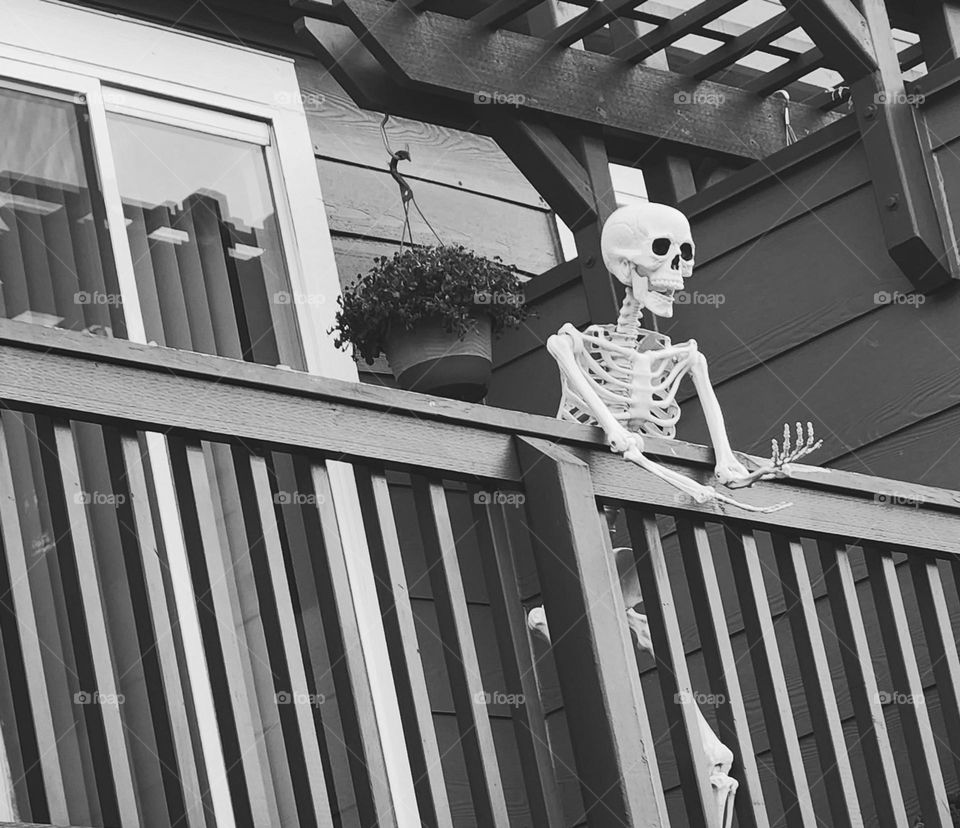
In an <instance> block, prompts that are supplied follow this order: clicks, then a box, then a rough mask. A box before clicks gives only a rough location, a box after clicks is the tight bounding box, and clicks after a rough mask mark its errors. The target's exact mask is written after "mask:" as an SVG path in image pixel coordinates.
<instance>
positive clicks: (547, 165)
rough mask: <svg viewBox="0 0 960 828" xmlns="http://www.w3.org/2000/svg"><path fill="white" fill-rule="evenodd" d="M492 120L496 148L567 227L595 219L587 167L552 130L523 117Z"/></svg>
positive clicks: (572, 227)
mask: <svg viewBox="0 0 960 828" xmlns="http://www.w3.org/2000/svg"><path fill="white" fill-rule="evenodd" d="M496 124H497V126H496V130H495V134H496V137H497V143H498V144H499V145H500V148H501V149H502V150H503V151H504V152H505V153H506V154H507V156H508V157H509V158H510V159H511V160H512V161H513V163H514V164H516V166H517V168H518V170H521V171H522V174H523V176H524V177H526V178H527V179H528V180H529V181H530V182H531V183H532V184H533V185H534V186H535V187H536V188H537V191H538V192H539V193H541V194H542V195H543V197H544V198H545V199H546V200H547V202H548V203H549V204H550V206H551V207H552V208H553V209H554V210H555V211H556V213H557V215H558V216H559V217H560V218H561V219H562V220H563V222H564V223H565V224H566V225H567V226H568V227H570V228H571V229H575V228H577V227H581V226H583V225H584V224H586V223H588V222H591V221H594V222H595V221H596V220H597V213H596V203H595V201H594V197H593V188H592V185H591V181H590V178H589V176H588V175H587V171H586V170H585V169H584V168H583V166H582V165H581V163H580V162H579V161H578V160H577V158H575V157H574V155H573V153H572V152H570V150H569V149H568V148H567V147H566V145H565V144H564V143H563V142H562V141H561V140H560V138H559V136H558V135H557V133H556V132H555V131H554V130H552V129H550V127H548V126H546V125H544V124H540V123H538V122H536V121H534V120H531V119H526V118H514V117H505V118H499V119H497V120H496Z"/></svg>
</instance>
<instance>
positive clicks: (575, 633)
mask: <svg viewBox="0 0 960 828" xmlns="http://www.w3.org/2000/svg"><path fill="white" fill-rule="evenodd" d="M517 446H518V453H519V459H520V465H521V468H522V471H523V482H524V487H525V492H526V497H527V501H526V503H527V508H528V510H529V516H530V521H531V523H532V526H531V527H530V528H531V534H532V539H533V548H534V553H535V556H536V562H537V569H538V571H539V575H540V585H541V590H542V592H543V598H544V607H545V610H546V614H547V620H548V622H549V625H550V634H551V639H552V641H553V655H554V659H555V661H556V665H557V675H558V678H559V680H560V687H561V690H562V693H563V703H564V707H565V709H566V711H567V722H568V726H569V728H570V738H571V741H572V743H573V749H574V754H575V756H576V764H577V774H578V777H579V779H580V786H581V789H582V791H583V798H584V803H585V807H586V818H587V823H588V824H589V825H590V826H591V828H594V827H595V826H596V828H600V826H611V828H613V826H616V827H617V828H622V826H624V825H630V826H634V828H661V827H662V826H666V825H668V821H667V815H666V814H667V812H666V805H665V803H664V797H663V788H662V785H661V782H660V772H659V770H658V767H657V761H656V756H655V754H654V744H653V738H652V735H651V732H650V723H649V721H648V719H647V712H646V707H645V706H644V702H643V691H642V690H641V687H640V679H639V676H638V674H637V669H636V660H635V657H634V654H633V645H632V643H631V641H630V636H629V632H628V630H627V625H626V615H625V613H624V608H623V599H622V597H621V592H620V585H619V581H618V578H617V574H616V572H615V571H614V566H613V561H612V560H611V559H610V558H609V556H607V555H605V554H604V550H605V549H606V546H607V544H606V542H605V539H604V535H603V533H604V532H605V531H606V527H605V526H604V525H603V524H602V523H601V521H600V518H599V516H598V514H597V506H596V498H595V495H594V491H593V485H592V483H591V480H590V472H589V469H588V468H587V466H586V464H584V463H583V462H581V461H580V460H578V459H577V458H576V457H574V456H573V455H572V454H570V453H569V452H567V451H565V450H564V449H562V448H560V447H559V446H556V445H554V444H552V443H549V442H547V441H545V440H540V439H535V438H518V440H517Z"/></svg>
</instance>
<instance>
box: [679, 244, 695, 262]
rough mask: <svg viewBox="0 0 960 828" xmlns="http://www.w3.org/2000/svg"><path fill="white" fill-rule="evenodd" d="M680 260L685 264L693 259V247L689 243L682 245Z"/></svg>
mask: <svg viewBox="0 0 960 828" xmlns="http://www.w3.org/2000/svg"><path fill="white" fill-rule="evenodd" d="M680 258H681V259H683V260H684V261H685V262H689V261H690V260H691V259H693V245H692V244H690V243H689V242H684V243H683V244H681V245H680Z"/></svg>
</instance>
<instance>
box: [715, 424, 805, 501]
mask: <svg viewBox="0 0 960 828" xmlns="http://www.w3.org/2000/svg"><path fill="white" fill-rule="evenodd" d="M770 445H771V449H772V454H771V457H770V461H769V462H767V463H764V464H763V465H762V466H760V467H759V468H757V469H754V470H753V471H752V472H750V473H748V474H746V475H745V476H744V477H742V478H740V479H734V480H732V481H731V482H729V483H727V485H728V486H729V487H730V488H731V489H737V488H741V487H743V486H752V485H753V484H754V483H755V482H756V481H758V480H772V479H776V478H782V477H790V468H789V464H790V463H795V462H796V461H798V460H800V459H801V458H802V457H806V456H807V455H808V454H810V453H812V452H814V451H816V450H817V449H818V448H820V446H822V445H823V440H816V441H815V440H814V438H813V423H807V438H806V440H804V438H803V426H802V425H801V424H800V423H797V442H796V445H794V446H791V445H790V426H789V425H784V427H783V447H782V448H781V446H780V444H779V443H778V442H777V441H776V440H771V441H770Z"/></svg>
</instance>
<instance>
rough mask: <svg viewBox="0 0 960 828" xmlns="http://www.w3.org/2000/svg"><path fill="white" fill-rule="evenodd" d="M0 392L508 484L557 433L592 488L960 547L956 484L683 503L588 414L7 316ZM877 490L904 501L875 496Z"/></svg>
mask: <svg viewBox="0 0 960 828" xmlns="http://www.w3.org/2000/svg"><path fill="white" fill-rule="evenodd" d="M0 401H4V402H9V403H10V404H11V405H12V407H15V408H22V409H27V410H35V411H43V412H48V413H55V414H58V415H60V416H69V417H72V418H75V419H89V420H94V421H107V422H113V423H119V424H123V425H126V426H127V427H130V426H133V427H137V428H145V429H148V430H163V431H169V430H176V431H180V432H186V433H191V434H194V435H198V436H201V437H204V438H205V439H212V440H227V441H229V440H244V441H249V442H255V443H260V444H265V445H270V446H276V447H286V448H292V449H295V450H296V449H299V450H308V451H319V452H323V453H324V454H326V455H327V456H333V457H338V458H342V459H346V460H358V461H381V462H384V463H393V464H398V465H401V466H406V467H414V468H421V469H432V470H435V471H438V472H440V473H442V474H446V475H449V476H466V477H473V478H482V479H488V480H495V481H500V482H503V483H505V484H506V485H508V486H509V485H511V484H516V483H519V482H520V481H521V480H522V472H521V467H520V464H519V462H518V459H517V453H516V443H515V441H516V439H517V438H524V439H528V440H533V441H539V442H545V443H553V444H561V445H562V446H563V447H564V448H566V449H567V450H569V451H571V452H572V453H573V454H574V455H575V456H577V457H578V458H579V459H580V460H582V461H583V462H585V463H587V464H588V465H589V467H590V471H591V475H592V479H593V481H594V488H595V491H596V494H597V495H598V496H600V497H610V498H619V499H623V500H627V501H633V502H638V503H644V504H647V505H650V506H653V507H656V508H661V509H664V510H666V511H673V512H676V511H689V512H699V513H701V514H703V515H705V516H707V517H709V516H711V515H712V516H715V517H723V518H725V519H739V520H744V521H748V522H749V523H751V524H753V525H755V526H757V527H758V528H762V527H763V526H769V527H771V528H776V527H779V528H790V529H796V530H799V531H801V532H805V533H809V534H812V535H817V536H824V535H829V536H834V537H837V536H839V537H846V538H851V539H860V538H863V539H870V540H873V541H876V542H879V543H884V544H888V545H890V546H893V547H903V548H908V549H922V550H929V551H933V552H938V553H950V554H957V553H960V531H958V526H960V525H958V524H957V523H956V518H957V517H960V493H958V492H953V491H948V490H944V489H938V488H934V487H930V486H921V485H917V484H912V483H904V482H899V481H893V480H884V479H881V478H875V477H869V476H867V475H860V474H855V473H850V472H843V471H834V470H829V471H824V470H818V469H810V470H809V471H801V472H799V473H798V475H797V476H796V477H795V478H793V479H791V480H789V481H781V482H776V483H765V484H762V485H761V486H759V487H756V488H754V489H751V490H744V491H742V492H740V493H738V496H739V497H741V499H743V500H744V501H745V502H749V503H753V504H756V505H770V504H773V503H777V502H781V501H791V502H793V503H794V506H793V507H791V508H790V509H786V510H783V511H781V512H776V513H773V514H753V513H746V512H740V511H738V510H736V509H732V508H723V509H721V508H720V507H718V506H716V505H714V504H705V505H700V504H695V503H691V502H684V501H683V500H682V499H681V498H679V497H678V492H677V491H676V490H675V489H673V488H672V487H671V486H669V485H668V484H666V483H663V482H662V481H659V480H657V479H655V478H653V477H652V476H651V475H649V474H647V473H646V472H644V471H642V470H641V469H639V468H637V467H636V466H634V465H632V464H630V463H627V462H625V461H623V460H622V459H620V458H619V457H617V456H614V455H612V454H611V453H610V452H609V451H608V450H607V449H606V446H605V445H604V443H603V439H602V434H601V432H600V431H599V430H598V429H596V428H593V427H590V426H583V425H579V424H576V423H565V422H560V421H557V420H554V419H551V418H548V417H542V416H536V415H528V414H522V413H518V412H512V411H506V410H502V409H496V408H492V407H488V406H483V405H471V404H467V403H459V402H453V401H450V400H445V399H441V398H437V397H430V396H427V395H423V394H415V393H410V392H406V391H395V390H392V389H386V388H379V387H375V386H370V385H363V384H359V383H351V382H346V381H342V380H336V379H330V378H324V377H318V376H314V375H310V374H306V373H301V372H294V371H283V370H277V369H275V368H272V367H269V366H263V365H256V364H252V363H246V362H242V361H239V360H231V359H225V358H222V357H213V356H209V355H205V354H199V353H194V352H188V351H178V350H174V349H168V348H159V347H153V346H147V345H142V344H136V343H131V342H128V341H125V340H116V339H105V338H100V337H91V336H86V335H83V334H79V333H76V332H72V331H64V330H61V329H48V328H43V327H39V326H35V325H29V324H25V323H18V322H12V321H9V320H0ZM347 413H349V414H350V415H351V416H349V417H345V416H344V415H345V414H347ZM646 444H647V451H648V453H650V454H652V455H655V456H657V458H658V459H659V460H660V461H661V462H664V463H666V464H668V465H672V466H673V467H675V468H678V469H680V470H682V471H684V473H686V474H690V475H692V476H694V477H695V478H697V479H699V480H700V481H701V482H705V483H707V482H709V479H710V476H711V474H712V467H713V452H712V450H710V449H708V448H706V447H704V446H696V445H693V444H689V443H683V442H680V441H668V440H657V439H653V438H651V439H649V440H647V441H646ZM884 500H886V501H899V502H906V503H907V504H909V505H905V506H897V505H889V506H887V507H886V508H878V501H884Z"/></svg>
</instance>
